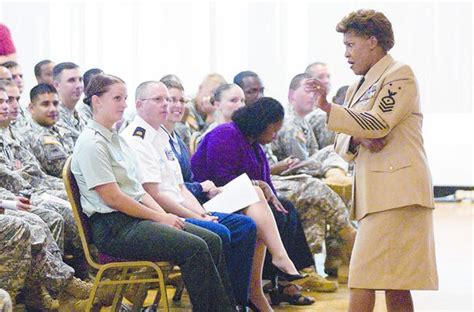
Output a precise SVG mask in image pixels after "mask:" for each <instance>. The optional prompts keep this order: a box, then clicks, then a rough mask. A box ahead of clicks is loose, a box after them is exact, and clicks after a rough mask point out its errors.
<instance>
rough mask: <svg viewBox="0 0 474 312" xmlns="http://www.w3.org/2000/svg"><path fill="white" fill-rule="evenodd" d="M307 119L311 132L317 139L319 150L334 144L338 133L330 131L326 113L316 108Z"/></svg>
mask: <svg viewBox="0 0 474 312" xmlns="http://www.w3.org/2000/svg"><path fill="white" fill-rule="evenodd" d="M305 119H306V121H307V122H308V123H309V125H310V127H311V130H312V132H313V134H314V136H315V137H316V141H317V142H318V145H319V148H323V147H326V146H328V145H333V144H334V140H335V139H336V133H335V132H334V131H331V130H329V129H328V128H327V126H326V119H327V117H326V112H324V111H323V110H321V109H319V108H316V109H315V110H313V111H312V112H311V113H309V114H308V115H306V116H305Z"/></svg>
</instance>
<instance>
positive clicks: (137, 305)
mask: <svg viewBox="0 0 474 312" xmlns="http://www.w3.org/2000/svg"><path fill="white" fill-rule="evenodd" d="M131 285H133V284H129V286H131ZM147 295H148V287H147V285H146V284H140V286H139V287H138V290H137V292H136V293H135V294H134V296H133V298H130V300H132V303H133V308H132V312H139V311H141V309H142V307H143V304H144V303H145V299H146V297H147Z"/></svg>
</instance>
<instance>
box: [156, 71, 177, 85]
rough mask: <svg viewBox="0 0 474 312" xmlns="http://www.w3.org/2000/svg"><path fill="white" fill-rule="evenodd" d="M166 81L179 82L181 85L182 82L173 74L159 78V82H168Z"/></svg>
mask: <svg viewBox="0 0 474 312" xmlns="http://www.w3.org/2000/svg"><path fill="white" fill-rule="evenodd" d="M168 80H173V81H177V82H179V83H180V84H181V85H182V84H183V82H182V81H181V79H180V78H179V77H178V76H176V75H175V74H168V75H164V76H163V77H161V79H160V81H161V82H163V83H164V82H165V81H168Z"/></svg>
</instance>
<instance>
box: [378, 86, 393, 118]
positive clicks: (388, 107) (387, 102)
mask: <svg viewBox="0 0 474 312" xmlns="http://www.w3.org/2000/svg"><path fill="white" fill-rule="evenodd" d="M396 94H397V92H395V91H393V92H392V91H390V89H388V95H386V96H384V97H383V98H382V100H380V104H379V108H380V110H382V112H384V113H387V112H391V111H392V110H393V107H394V106H395V98H394V96H395V95H396Z"/></svg>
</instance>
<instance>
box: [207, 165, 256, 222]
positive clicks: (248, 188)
mask: <svg viewBox="0 0 474 312" xmlns="http://www.w3.org/2000/svg"><path fill="white" fill-rule="evenodd" d="M258 201H259V199H258V195H257V192H256V191H255V188H254V186H253V185H252V181H250V179H249V177H248V175H247V174H246V173H244V174H242V175H240V176H238V177H237V178H235V179H234V180H232V181H230V182H229V183H227V184H226V185H224V186H223V187H222V191H221V192H220V193H219V194H217V195H216V196H215V197H213V198H212V199H211V200H209V201H208V202H206V203H205V204H204V205H203V206H204V208H205V209H206V210H207V211H211V212H225V213H233V212H236V211H239V210H241V209H243V208H245V207H247V206H249V205H251V204H254V203H256V202H258Z"/></svg>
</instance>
